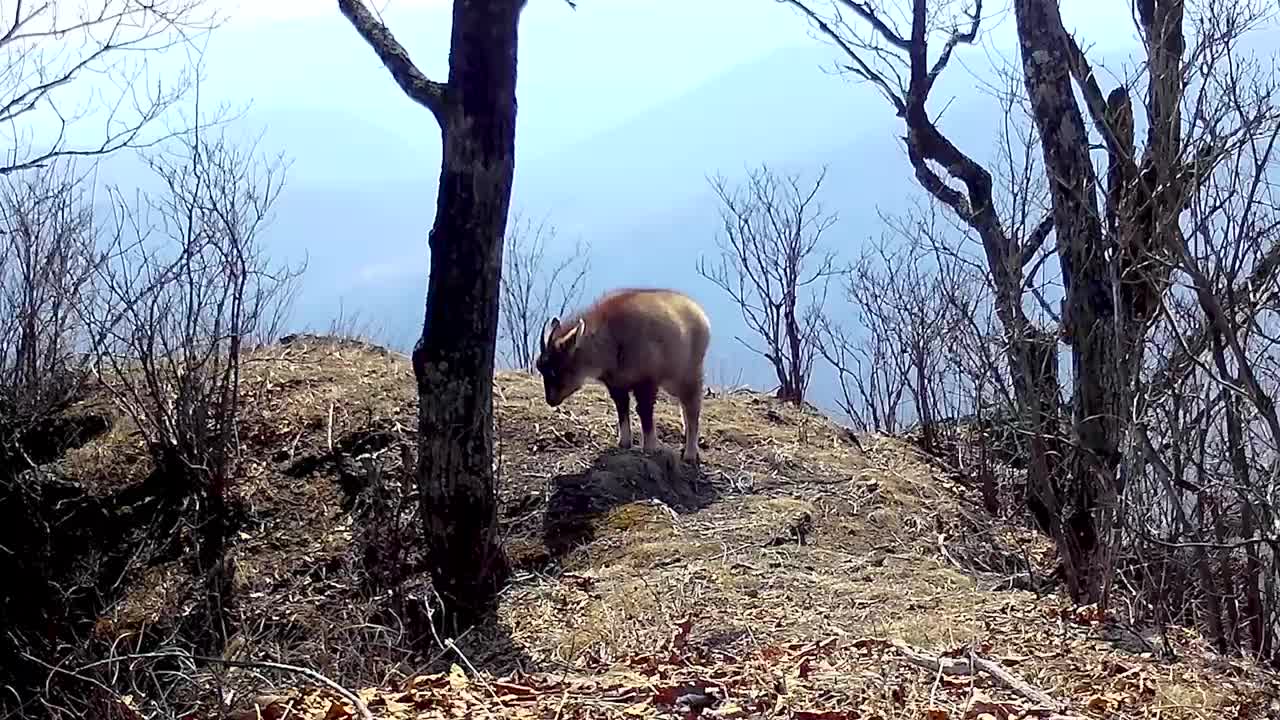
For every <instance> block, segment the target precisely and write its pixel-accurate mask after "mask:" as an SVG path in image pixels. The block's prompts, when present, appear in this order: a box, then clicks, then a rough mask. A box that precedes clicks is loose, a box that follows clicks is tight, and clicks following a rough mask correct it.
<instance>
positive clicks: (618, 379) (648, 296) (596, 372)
mask: <svg viewBox="0 0 1280 720" xmlns="http://www.w3.org/2000/svg"><path fill="white" fill-rule="evenodd" d="M710 342H711V322H710V320H708V319H707V314H706V312H704V311H703V309H702V307H701V306H700V305H698V303H697V302H696V301H694V300H693V298H690V297H689V296H688V295H684V294H683V293H679V292H676V291H674V290H653V289H625V290H615V291H613V292H610V293H608V294H606V295H604V296H603V297H601V298H600V299H599V300H597V301H596V302H595V303H593V304H592V305H591V306H590V307H588V308H587V309H585V310H583V311H581V312H579V313H576V314H575V315H573V316H572V317H570V318H568V319H566V320H565V321H564V322H561V321H560V319H559V318H552V320H551V322H550V323H548V324H547V327H546V330H545V331H544V332H543V334H542V346H541V352H540V353H539V355H538V363H537V367H538V372H539V373H541V374H542V385H543V389H544V390H545V392H546V396H547V404H548V405H550V406H552V407H555V406H557V405H559V404H560V403H562V402H564V401H565V399H566V398H568V397H569V396H570V395H572V394H574V393H575V392H577V391H578V388H580V387H582V385H583V384H584V383H586V381H587V380H598V381H599V382H601V383H602V384H604V386H605V387H606V388H607V389H608V390H609V396H610V397H611V398H613V403H614V405H615V406H617V410H618V444H619V445H621V446H622V447H624V448H629V447H631V398H630V396H631V394H634V395H635V397H636V411H637V413H638V414H639V415H640V431H641V434H642V447H643V449H644V450H656V449H657V448H658V436H657V433H656V432H655V431H654V427H653V406H654V402H655V401H656V400H657V397H658V389H659V388H661V389H663V390H666V391H667V392H669V393H671V394H672V395H674V396H675V397H676V399H677V400H679V401H680V408H681V416H682V418H683V420H684V454H683V456H682V457H683V458H684V459H685V460H686V461H688V462H696V461H697V460H698V420H699V415H700V414H701V411H702V382H703V379H702V364H703V359H704V358H705V356H706V354H707V345H709V344H710Z"/></svg>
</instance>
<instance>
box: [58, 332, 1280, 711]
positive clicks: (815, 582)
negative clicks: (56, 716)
mask: <svg viewBox="0 0 1280 720" xmlns="http://www.w3.org/2000/svg"><path fill="white" fill-rule="evenodd" d="M495 385H496V388H497V391H498V395H497V401H496V402H497V409H498V424H497V433H498V438H499V442H500V450H501V453H500V454H501V457H500V462H501V465H500V475H501V485H500V488H499V495H500V497H501V509H500V518H501V524H502V532H503V536H504V542H505V545H506V547H507V552H508V555H509V556H510V558H511V560H512V563H513V565H514V568H515V574H514V576H513V577H512V580H511V582H510V584H509V586H508V587H507V588H506V589H505V591H504V592H503V595H502V597H501V600H500V607H499V610H498V617H497V620H496V622H494V623H491V624H488V625H485V626H483V627H478V628H476V629H474V630H471V631H469V632H467V633H464V634H463V635H462V636H461V637H457V638H438V637H436V638H432V637H428V638H425V639H424V638H420V637H419V638H412V637H407V636H406V635H405V633H407V632H409V631H408V630H406V629H404V628H403V627H402V628H400V629H395V628H393V627H392V623H389V622H384V621H383V619H384V615H385V614H383V615H377V614H376V613H373V611H372V610H370V608H373V607H376V606H377V604H378V598H370V597H369V596H368V595H367V593H364V591H363V590H362V589H361V583H360V582H359V573H360V571H359V561H358V558H359V553H358V552H356V551H354V550H353V546H354V545H355V544H356V541H357V538H358V536H359V534H360V533H359V531H360V528H359V527H358V525H359V523H358V522H357V521H356V519H355V517H356V516H355V515H354V514H353V510H352V503H353V502H354V501H355V498H356V490H358V488H359V485H360V482H361V478H362V477H364V476H365V472H364V470H362V467H363V466H362V465H361V459H360V456H362V455H363V456H367V457H371V458H376V459H377V461H378V462H379V463H380V464H381V466H382V467H383V474H384V476H386V477H397V478H398V477H402V476H403V468H402V467H401V463H402V461H403V459H402V458H403V456H402V455H401V453H400V451H399V449H400V448H402V447H408V446H411V445H412V442H413V429H414V427H415V424H416V423H415V419H414V418H415V403H416V400H415V397H414V387H413V378H412V372H411V370H410V368H409V364H408V361H407V360H406V359H405V358H404V357H403V356H399V355H396V354H392V353H387V352H385V351H381V350H378V349H376V348H370V347H369V346H364V345H360V344H357V343H351V342H337V341H331V340H321V339H305V338H304V339H298V340H296V341H294V342H291V343H288V344H283V345H278V346H272V347H269V348H267V349H265V350H262V351H260V352H258V353H257V354H255V356H254V357H253V358H252V359H251V361H250V362H249V363H248V364H247V366H246V369H245V373H244V392H245V396H246V400H245V408H246V413H247V415H246V418H245V421H244V425H243V428H242V440H243V442H244V443H245V448H246V455H245V469H244V473H243V477H241V478H239V479H238V480H237V482H236V484H235V487H234V493H235V495H236V499H237V504H238V506H239V507H241V508H243V511H242V514H243V517H242V518H241V520H240V524H239V527H238V530H237V532H236V535H235V537H234V539H233V543H232V545H231V555H232V559H233V560H234V563H235V569H236V586H235V591H236V598H237V600H236V603H235V605H234V607H233V609H232V617H233V620H234V627H235V628H237V635H236V636H235V637H234V638H233V639H232V641H231V643H230V644H229V645H228V647H227V649H226V651H225V652H224V653H223V657H224V658H226V659H232V660H241V661H246V662H250V663H251V665H252V663H257V662H259V661H274V662H279V663H287V664H290V665H297V666H303V667H307V668H310V669H312V670H315V671H317V672H319V673H322V674H323V675H325V676H327V677H328V678H330V679H332V680H333V681H334V682H335V683H337V684H338V685H341V686H343V687H345V688H348V690H347V691H346V692H343V693H340V692H338V691H337V690H335V689H330V688H328V687H325V686H323V685H322V684H321V683H317V682H313V681H312V679H308V677H306V676H305V675H298V674H288V673H284V674H282V673H275V672H271V671H270V670H269V669H267V668H266V667H265V666H259V667H253V666H249V667H244V668H232V669H229V670H226V671H225V673H224V674H222V675H220V676H219V677H220V680H219V682H222V683H225V684H227V685H228V686H230V685H231V684H234V683H232V682H231V681H232V680H235V679H236V678H237V677H238V678H239V680H240V681H241V682H240V685H246V683H247V685H246V686H251V687H253V688H254V690H253V692H252V693H250V694H244V692H243V691H241V693H240V694H239V695H237V696H234V697H229V695H231V693H224V696H223V697H224V700H226V701H228V702H229V703H230V704H231V705H233V706H235V707H236V708H238V710H237V712H236V713H235V714H234V717H238V718H256V717H263V718H274V719H279V718H295V719H298V720H309V719H312V718H323V719H324V720H340V719H341V718H348V717H361V716H362V715H363V714H364V713H365V712H366V711H367V712H368V715H366V716H365V717H375V718H388V719H391V718H395V719H398V720H399V719H407V718H444V717H449V718H453V717H457V718H462V717H474V718H487V717H495V718H496V717H510V718H524V717H530V718H531V717H546V718H677V717H679V718H684V717H696V716H701V717H707V718H712V717H715V718H757V717H776V718H795V719H797V720H800V719H808V720H822V719H836V718H926V719H930V720H942V719H945V718H980V719H982V720H989V719H992V718H994V719H997V720H1004V719H1007V718H1023V717H1028V718H1030V717H1054V716H1061V717H1091V718H1168V719H1173V718H1267V717H1271V718H1275V717H1280V702H1277V701H1276V700H1275V698H1278V697H1280V675H1277V674H1275V673H1269V672H1266V671H1264V670H1262V669H1259V668H1257V667H1255V666H1253V665H1251V664H1250V663H1249V662H1248V661H1246V660H1243V659H1239V658H1225V657H1221V656H1218V655H1215V654H1214V653H1213V652H1211V650H1210V648H1209V647H1208V646H1207V645H1206V644H1205V642H1204V641H1203V639H1202V638H1200V637H1199V636H1198V635H1197V634H1196V633H1194V632H1192V631H1190V630H1186V629H1180V628H1171V629H1168V630H1167V631H1166V632H1164V633H1159V632H1155V631H1154V630H1152V629H1150V628H1141V627H1134V626H1132V625H1131V624H1130V623H1128V622H1127V621H1126V619H1125V618H1124V617H1123V614H1122V613H1120V612H1118V611H1113V612H1111V613H1108V614H1103V613H1100V612H1098V611H1097V609H1096V608H1093V607H1077V606H1074V605H1072V604H1071V602H1070V601H1069V600H1068V599H1066V598H1065V597H1064V596H1062V595H1060V594H1057V593H1056V592H1053V591H1049V590H1044V589H1042V588H1044V587H1046V586H1047V583H1046V579H1047V576H1048V575H1049V573H1050V572H1051V571H1052V565H1053V552H1052V548H1051V546H1050V545H1049V544H1048V543H1047V542H1045V541H1044V539H1043V538H1040V537H1039V536H1037V535H1035V534H1034V533H1032V532H1029V531H1028V530H1026V529H1025V528H1021V527H1018V526H1016V525H1013V524H1010V523H1009V522H1006V521H1003V520H999V519H996V518H992V517H990V516H989V515H988V514H987V513H986V512H985V511H984V510H983V508H982V504H981V503H980V502H978V501H977V498H978V493H977V492H976V491H975V490H974V489H973V488H971V487H969V486H967V485H966V484H965V483H964V482H963V481H962V480H961V479H960V478H958V476H956V474H955V473H951V472H947V471H946V470H945V469H944V468H941V467H940V466H939V465H938V464H937V463H933V462H931V461H930V460H929V459H928V458H927V457H925V456H924V455H922V454H921V453H920V452H919V451H918V450H916V449H915V447H914V446H913V445H912V444H910V443H909V442H908V441H906V440H904V439H899V438H890V437H883V436H873V435H863V436H859V437H858V438H857V439H856V440H855V439H854V438H852V437H851V436H850V435H849V434H848V433H847V432H846V431H845V430H844V429H842V428H840V427H839V426H838V425H836V424H834V423H832V422H830V421H829V420H827V419H826V418H824V417H823V416H821V415H820V414H818V413H817V412H816V411H812V410H810V409H804V408H795V407H791V406H785V405H783V404H780V403H778V402H777V401H775V400H773V399H772V398H770V397H767V396H764V395H761V394H756V393H751V392H745V391H739V392H728V393H724V392H720V393H717V395H716V396H715V397H712V398H709V399H707V400H706V402H705V406H704V411H703V426H702V437H703V446H704V450H703V459H702V462H701V464H700V466H698V467H696V468H695V467H694V466H691V465H687V464H684V463H682V462H680V461H679V460H678V455H677V452H678V447H679V442H680V434H681V426H680V419H679V409H678V406H677V405H676V404H675V403H674V402H673V401H672V400H671V399H670V398H668V397H666V396H663V397H662V398H660V400H659V417H658V420H657V422H658V430H659V437H660V439H661V440H662V441H663V443H665V445H666V447H665V449H664V450H663V451H662V452H660V453H656V454H651V455H646V454H645V453H643V452H641V451H640V450H639V449H638V448H636V449H633V450H629V451H623V450H620V449H618V448H617V447H616V441H615V432H616V431H615V425H614V411H613V408H612V405H611V403H610V402H609V400H608V398H607V395H606V394H605V393H604V392H603V390H602V389H600V388H597V387H594V386H588V387H587V388H585V389H584V390H583V391H582V392H580V393H579V394H578V395H576V396H574V397H573V398H572V399H571V400H569V401H567V402H566V403H565V404H564V405H562V406H561V407H560V408H557V409H553V408H550V407H548V406H547V405H546V404H545V402H544V401H543V399H542V389H541V384H540V381H539V380H538V378H537V377H535V376H531V375H528V374H523V373H500V374H499V375H498V377H497V378H496V381H495ZM638 434H639V433H638V432H637V437H638ZM59 465H60V466H61V467H62V472H63V474H64V475H65V476H68V477H72V478H73V479H74V476H76V475H79V477H80V479H81V480H85V481H88V480H90V479H92V480H93V481H95V482H97V483H98V484H99V485H100V486H101V488H102V489H101V491H102V492H113V491H117V490H118V489H119V487H121V486H123V485H128V484H129V483H132V482H138V481H139V480H140V478H142V477H143V476H145V474H146V472H147V468H146V466H147V463H146V460H145V453H144V452H143V448H142V446H141V444H140V441H139V440H138V438H137V437H136V435H135V434H133V433H131V432H130V430H129V428H128V424H127V423H123V422H117V423H116V424H115V426H114V427H113V428H112V430H111V431H110V432H108V433H107V434H105V435H103V436H101V437H99V438H97V439H95V440H94V441H92V442H90V443H89V444H87V445H85V446H84V447H81V448H79V449H77V450H74V451H72V453H71V454H69V455H68V456H66V457H64V458H63V459H62V460H61V461H60V462H59ZM186 567H187V566H186V565H185V564H184V562H183V561H181V560H180V559H174V558H170V559H165V558H163V557H159V558H154V559H152V560H150V561H148V562H146V563H139V564H136V565H135V566H133V567H131V569H130V570H129V572H128V574H127V577H126V578H124V579H123V580H122V587H124V590H123V591H122V592H121V594H120V595H119V597H118V598H117V599H116V600H115V601H114V602H113V604H112V605H111V607H110V608H109V609H108V611H107V612H106V613H104V615H103V616H102V618H101V619H100V620H99V622H98V623H97V625H96V626H95V628H94V636H95V637H96V638H97V639H98V640H99V641H102V642H115V641H116V640H118V639H122V638H138V637H142V636H143V635H146V634H150V635H149V636H155V635H157V633H158V632H159V631H158V630H156V628H163V627H178V626H179V625H180V624H181V623H180V618H181V617H182V616H183V614H184V613H187V612H189V611H190V609H191V607H192V605H193V603H194V602H195V600H194V597H195V592H194V590H193V583H192V582H191V580H190V577H189V575H188V571H187V570H186V569H185V568H186ZM1117 605H1122V603H1117ZM375 616H376V618H383V619H377V620H376V621H375ZM123 642H125V643H126V644H127V643H129V642H133V641H132V640H125V641H123ZM415 644H416V646H417V647H419V648H420V649H421V648H424V647H425V648H427V649H426V650H420V651H419V652H411V651H408V650H405V649H404V648H406V647H409V646H410V645H415ZM944 670H945V672H944ZM240 685H237V687H239V686H240ZM255 694H256V697H255ZM357 699H358V700H359V701H360V703H358V704H357V703H356V702H354V701H355V700H357ZM153 700H154V699H153V698H148V697H145V696H143V695H140V694H132V695H129V696H127V697H123V698H120V700H119V702H120V703H121V704H122V705H123V706H126V707H128V708H132V709H133V710H135V711H136V714H137V716H139V717H145V716H147V715H148V713H147V712H146V711H145V708H147V707H148V706H149V703H151V702H152V701H153ZM360 705H363V708H362V707H360ZM197 716H198V717H208V716H210V715H203V714H200V715H192V716H190V717H197Z"/></svg>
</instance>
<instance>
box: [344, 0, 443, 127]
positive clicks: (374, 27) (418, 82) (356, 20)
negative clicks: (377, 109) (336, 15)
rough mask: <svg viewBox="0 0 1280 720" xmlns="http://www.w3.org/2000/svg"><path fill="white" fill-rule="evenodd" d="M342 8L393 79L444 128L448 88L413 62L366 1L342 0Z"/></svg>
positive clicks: (407, 52)
mask: <svg viewBox="0 0 1280 720" xmlns="http://www.w3.org/2000/svg"><path fill="white" fill-rule="evenodd" d="M338 9H339V10H341V11H342V14H343V15H344V16H345V17H346V18H347V20H348V21H349V22H350V23H351V26H352V27H354V28H355V29H356V32H357V33H359V34H360V37H362V38H364V41H365V42H366V43H368V44H369V47H371V48H373V51H374V52H375V53H377V55H378V59H379V60H381V61H382V64H383V65H385V66H386V68H387V70H388V71H389V72H390V73H391V77H392V78H393V79H394V80H395V81H396V84H397V85H399V86H400V89H401V90H403V91H404V94H405V95H408V96H409V98H410V99H411V100H413V101H414V102H416V103H418V104H419V105H421V106H423V107H425V108H426V109H428V110H430V111H431V114H432V115H434V116H435V118H436V120H437V121H438V122H439V123H440V125H441V127H443V126H444V122H445V120H444V113H445V101H446V96H447V95H448V92H447V90H448V86H447V85H445V84H444V83H439V82H435V81H434V80H431V79H430V78H428V77H427V76H426V75H425V74H423V72H422V71H421V70H419V69H418V66H417V65H414V64H413V60H411V59H410V58H409V51H408V50H405V48H404V46H403V45H401V44H400V42H399V41H398V40H396V38H395V36H394V35H392V34H391V31H390V30H389V29H388V28H387V26H386V25H384V24H382V22H380V21H379V20H378V18H376V17H374V15H373V13H371V12H370V11H369V8H367V7H365V4H364V0H338Z"/></svg>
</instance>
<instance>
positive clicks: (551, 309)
mask: <svg viewBox="0 0 1280 720" xmlns="http://www.w3.org/2000/svg"><path fill="white" fill-rule="evenodd" d="M555 237H556V230H555V227H554V226H551V225H548V224H547V223H546V222H539V223H538V224H537V225H535V224H534V223H533V221H532V220H529V219H525V218H522V217H520V216H519V215H518V214H517V215H516V216H515V217H513V218H511V221H510V222H509V223H508V228H507V239H506V246H505V247H504V248H503V271H502V306H501V309H500V312H499V316H500V317H501V319H502V326H501V327H500V328H499V330H498V334H499V339H500V340H502V341H503V342H504V343H505V344H506V346H507V360H508V362H510V363H511V364H512V365H513V366H515V367H518V368H522V369H525V370H532V369H533V366H534V363H535V362H536V361H537V359H538V341H539V339H540V338H541V336H542V327H543V323H544V322H546V318H549V317H552V316H555V317H564V316H565V314H566V313H567V312H568V311H569V309H570V308H571V307H572V306H573V305H574V304H575V303H577V302H578V300H580V299H581V297H582V291H583V289H584V286H585V284H586V277H587V272H588V271H589V270H590V268H591V259H590V257H589V255H588V248H587V247H586V246H585V245H584V244H583V243H582V242H580V241H579V242H577V243H575V244H574V246H573V249H572V250H570V251H568V252H566V253H564V255H563V257H561V258H560V259H558V260H557V259H552V258H549V257H548V256H547V245H548V244H549V243H552V242H554V240H555Z"/></svg>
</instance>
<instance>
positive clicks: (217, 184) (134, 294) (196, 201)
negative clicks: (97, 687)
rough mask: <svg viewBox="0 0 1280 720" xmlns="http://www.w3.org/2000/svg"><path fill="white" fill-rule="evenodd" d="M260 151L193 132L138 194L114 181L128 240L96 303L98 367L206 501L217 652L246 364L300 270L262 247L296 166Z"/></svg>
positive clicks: (163, 462)
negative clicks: (277, 263)
mask: <svg viewBox="0 0 1280 720" xmlns="http://www.w3.org/2000/svg"><path fill="white" fill-rule="evenodd" d="M254 150H255V148H253V147H250V148H248V149H247V150H242V149H240V148H237V147H236V146H234V145H232V144H231V143H229V142H228V141H227V140H226V139H225V137H221V136H213V137H209V136H207V135H205V134H203V133H200V132H192V133H190V134H189V135H185V136H181V137H180V138H179V139H177V140H176V141H175V142H173V143H170V144H167V145H166V146H164V147H163V148H162V152H158V153H155V154H154V155H153V156H152V157H151V159H150V161H149V163H150V167H151V170H152V171H153V173H154V175H155V176H156V178H157V179H158V180H159V181H160V184H161V187H162V190H161V191H160V192H158V193H154V194H147V193H139V194H138V195H137V197H136V199H135V200H133V201H126V200H125V199H124V198H123V196H121V195H120V194H119V193H118V192H117V193H115V199H116V209H117V212H116V217H117V222H118V228H117V233H116V241H115V242H113V243H112V244H111V245H110V246H109V247H108V248H107V249H106V252H105V256H104V260H103V262H102V263H100V265H99V266H98V268H97V270H96V277H95V279H96V284H97V287H98V289H99V292H100V294H101V299H100V301H99V302H97V303H95V304H94V305H93V307H91V308H90V309H89V311H88V315H89V317H90V321H89V322H90V324H91V326H92V329H93V331H94V337H95V361H96V364H97V369H98V375H99V380H100V381H101V383H102V385H103V386H104V387H105V388H107V389H108V390H109V391H110V393H111V395H112V396H113V397H114V398H115V400H116V401H117V402H118V404H119V405H120V406H121V407H122V408H123V409H124V411H125V412H126V413H127V414H128V415H129V416H130V417H131V418H132V419H133V421H134V423H135V424H136V425H137V427H138V429H139V430H140V431H141V433H142V436H143V438H144V439H145V440H146V443H147V446H148V448H149V449H150V453H151V456H152V458H153V460H154V462H155V464H156V468H157V472H158V473H159V477H161V478H163V479H164V480H165V481H166V483H167V484H169V485H170V486H172V489H171V490H170V491H169V492H172V493H173V494H174V496H175V497H188V496H194V497H197V498H199V500H200V506H201V508H200V513H199V517H198V520H199V522H200V530H199V543H198V546H197V550H198V552H197V555H196V558H195V559H196V568H195V570H196V573H197V576H198V577H201V578H202V579H203V580H204V581H205V583H206V592H207V595H206V600H207V602H208V603H209V609H208V612H209V623H208V625H207V628H208V630H209V633H208V635H207V636H206V637H201V638H197V640H198V641H199V642H200V643H201V644H202V645H203V646H204V647H206V648H207V649H208V650H210V651H213V650H219V648H220V647H221V643H223V642H225V640H226V638H227V635H228V634H229V632H230V628H229V627H228V624H229V622H230V621H229V617H228V614H227V613H228V610H227V606H226V604H227V603H228V602H229V601H230V599H231V572H230V570H229V568H227V567H226V563H225V557H224V555H225V547H226V541H227V535H228V532H229V531H230V530H231V528H230V527H229V516H230V512H229V507H228V505H227V503H228V492H227V491H228V484H229V482H230V481H231V479H232V478H233V477H234V476H235V475H236V473H237V469H238V467H239V460H240V458H239V431H238V421H239V417H240V369H241V364H242V362H243V357H244V353H245V352H246V350H247V348H246V345H248V344H250V343H251V342H252V340H253V338H254V337H255V336H256V335H257V333H258V331H259V329H260V325H261V324H263V323H270V322H273V321H274V320H275V319H276V318H278V317H280V315H281V314H282V313H281V310H282V308H281V304H282V302H285V301H287V300H288V299H289V298H291V297H292V295H291V293H290V290H291V288H292V285H293V281H294V280H295V279H296V276H297V272H298V271H296V270H292V269H290V268H288V267H272V266H271V265H270V264H269V262H268V260H267V258H266V257H265V256H264V255H263V253H262V240H261V233H262V231H263V230H264V229H265V228H266V226H267V224H268V223H269V221H270V219H271V209H272V206H273V205H274V203H275V201H276V199H277V197H278V196H279V193H280V190H281V189H282V187H283V183H284V170H285V166H284V163H283V161H281V160H280V159H278V158H276V159H261V160H259V159H257V158H255V157H254V156H253V155H254ZM219 651H220V650H219Z"/></svg>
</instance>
